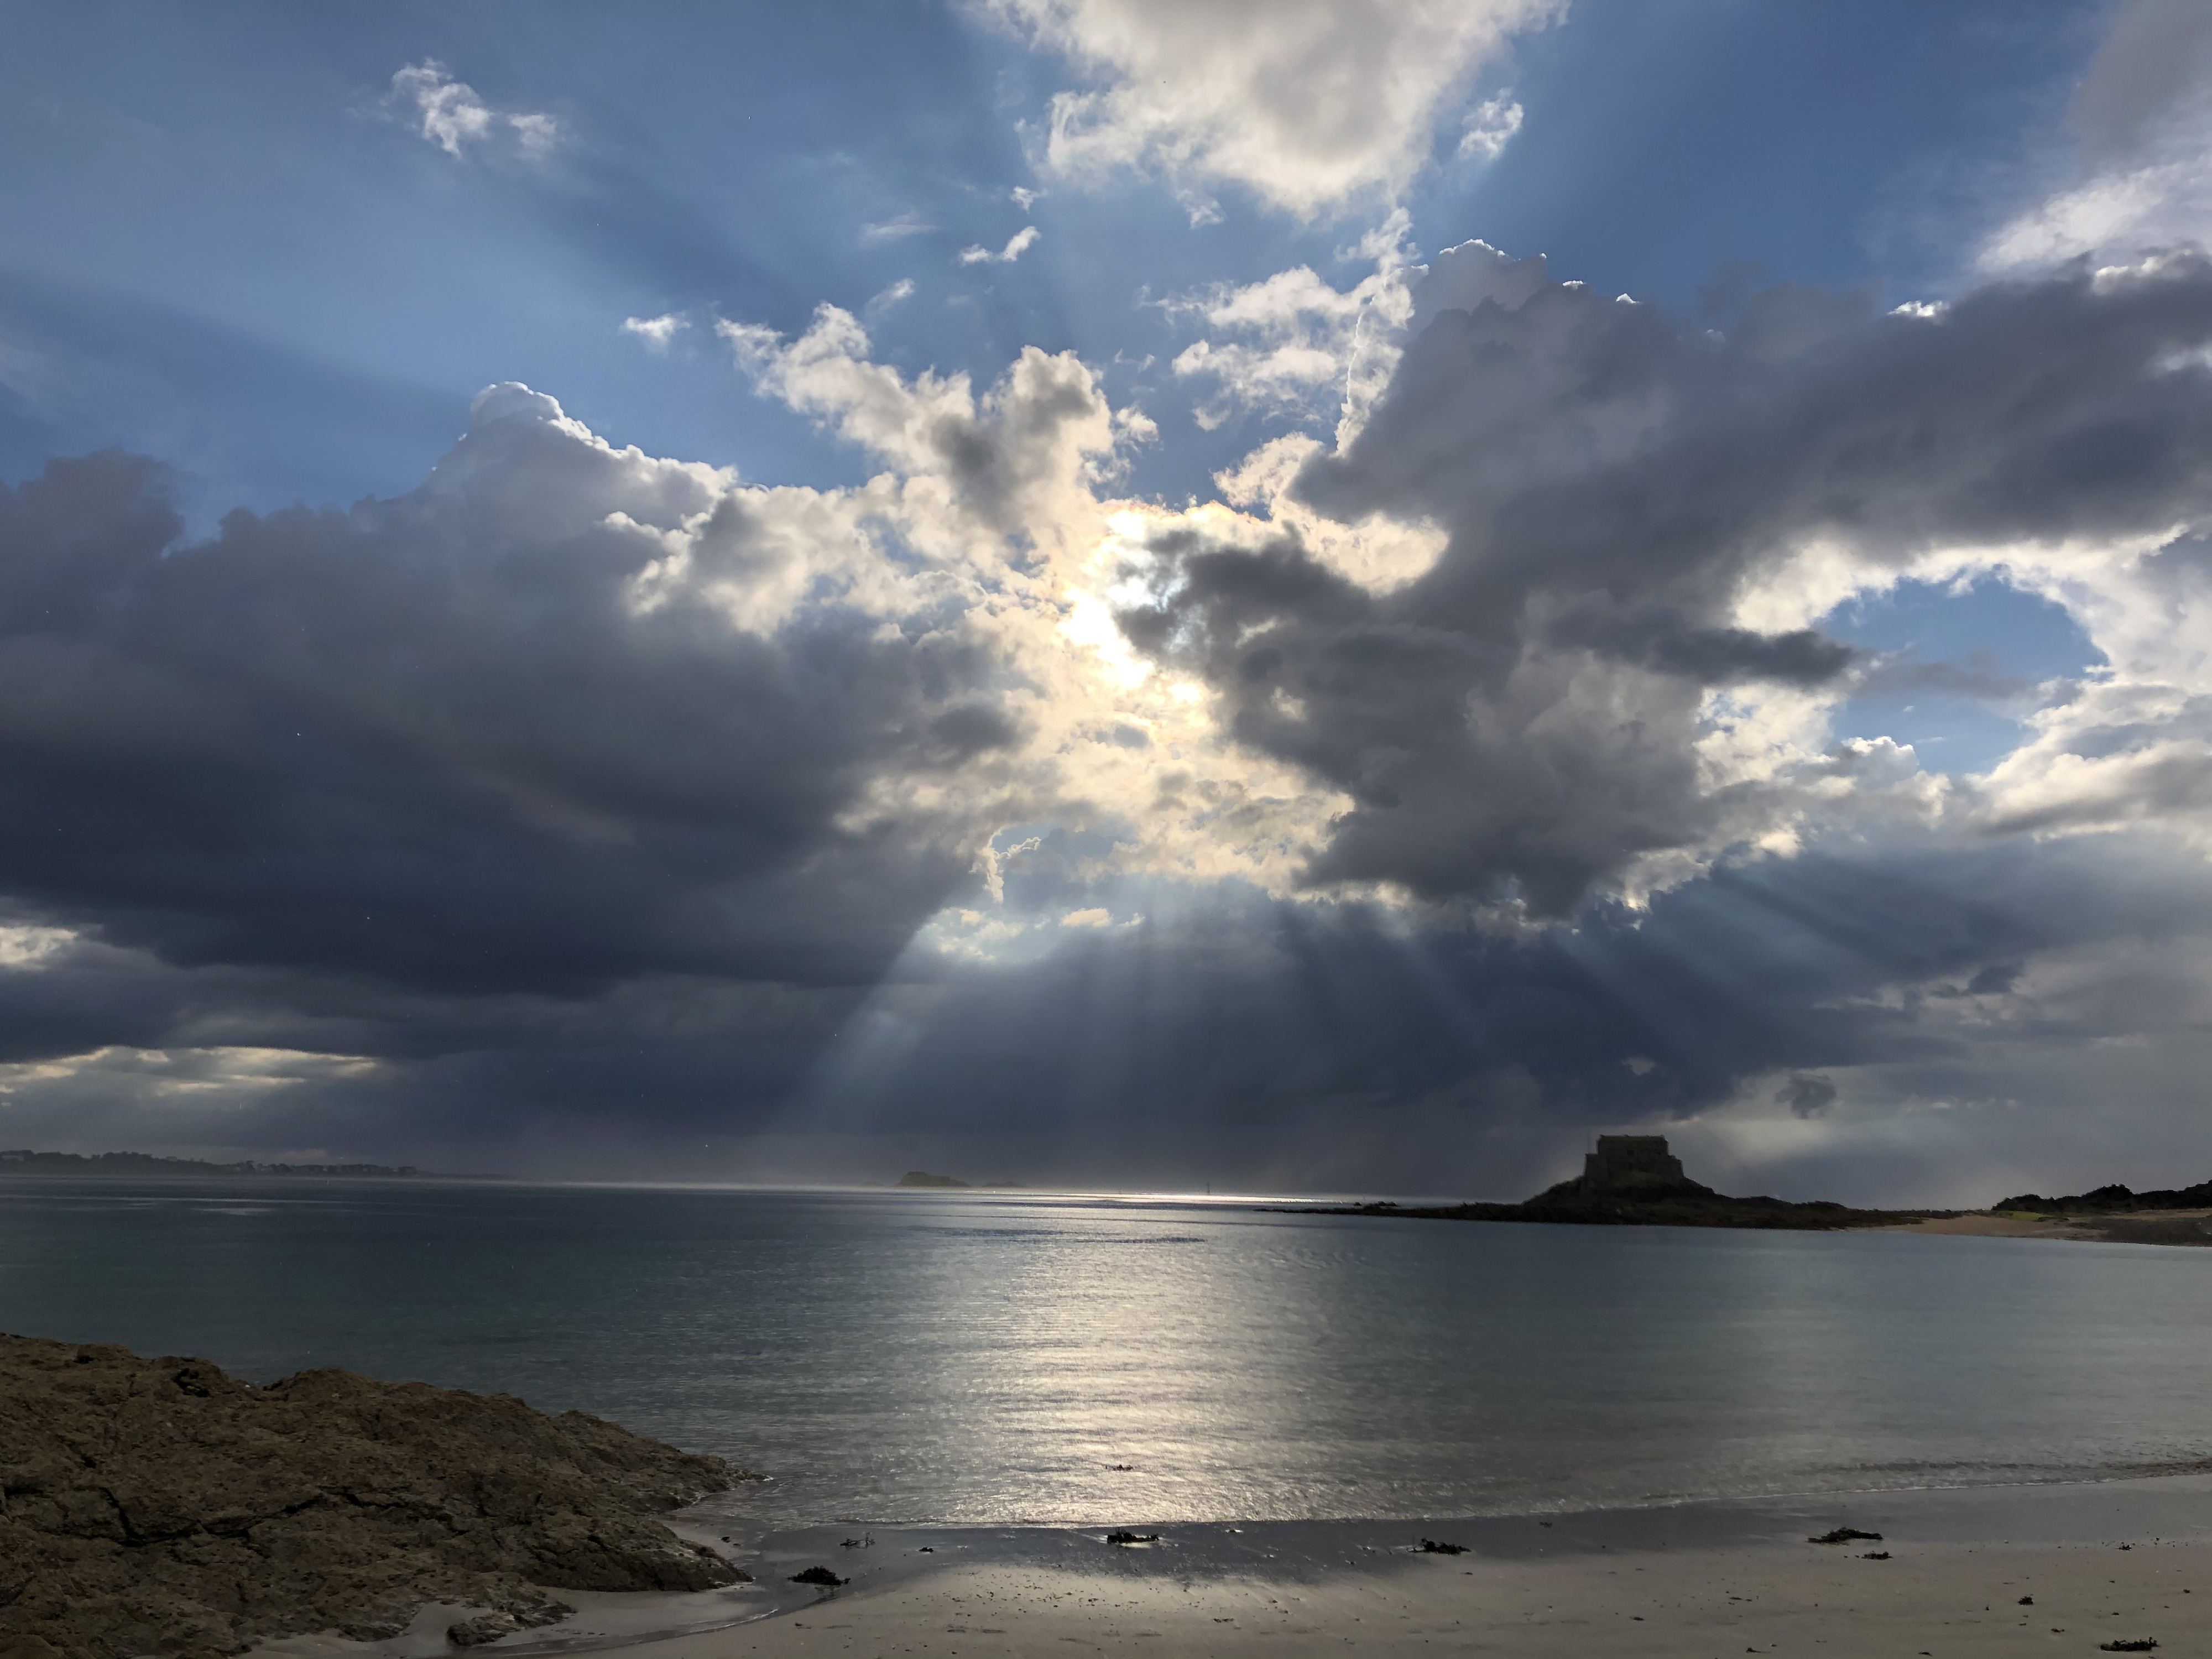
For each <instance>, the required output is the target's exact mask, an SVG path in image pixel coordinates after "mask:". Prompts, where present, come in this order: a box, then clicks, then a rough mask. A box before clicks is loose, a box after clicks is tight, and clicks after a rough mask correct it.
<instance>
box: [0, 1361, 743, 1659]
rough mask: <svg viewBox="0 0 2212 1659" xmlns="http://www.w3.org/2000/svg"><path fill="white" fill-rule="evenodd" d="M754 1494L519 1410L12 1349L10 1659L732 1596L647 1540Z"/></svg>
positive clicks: (328, 1379) (336, 1376) (686, 1557)
mask: <svg viewBox="0 0 2212 1659" xmlns="http://www.w3.org/2000/svg"><path fill="white" fill-rule="evenodd" d="M744 1478H747V1477H745V1476H744V1474H743V1472H741V1471H738V1470H734V1469H732V1468H730V1466H729V1465H727V1464H726V1463H725V1462H722V1460H721V1459H720V1458H717V1457H702V1456H696V1455H692V1454H690V1453H688V1452H682V1451H678V1450H677V1449H675V1448H674V1447H672V1446H666V1445H663V1444H662V1443H659V1441H656V1440H647V1439H645V1438H644V1437H641V1436H638V1435H635V1434H631V1433H630V1432H629V1431H627V1430H624V1429H621V1428H617V1426H616V1425H613V1424H611V1423H608V1422H605V1421H603V1420H602V1419H599V1418H596V1417H592V1416H589V1415H587V1414H586V1413H582V1412H567V1413H562V1415H561V1416H558V1417H549V1416H547V1415H545V1414H544V1413H541V1412H538V1411H534V1410H532V1408H531V1407H528V1406H526V1405H525V1404H524V1403H523V1402H522V1401H520V1400H516V1399H513V1397H511V1396H509V1395H473V1394H466V1393H463V1392H461V1391H460V1390H459V1389H439V1388H433V1387H431V1386H429V1385H428V1384H427V1383H380V1382H377V1381H375V1380H374V1379H372V1378H370V1377H366V1376H358V1375H356V1374H355V1373H353V1372H351V1371H343V1370H313V1371H302V1372H300V1373H299V1374H298V1375H296V1376H289V1377H286V1378H284V1379H283V1381H281V1382H277V1383H270V1385H268V1386H267V1387H266V1388H255V1387H252V1386H251V1385H249V1384H247V1383H241V1382H240V1381H238V1380H237V1379H235V1378H234V1377H232V1376H228V1375H226V1374H225V1373H224V1372H223V1371H222V1370H220V1369H219V1368H217V1367H216V1366H215V1365H213V1364H210V1363H209V1362H207V1361H206V1360H203V1359H182V1358H142V1357H140V1356H139V1355H137V1354H134V1353H132V1352H130V1351H129V1350H128V1349H125V1348H118V1347H106V1346H86V1345H79V1344H75V1343H66V1342H47V1341H41V1340H37V1339H34V1338H31V1337H21V1336H0V1659H56V1656H66V1659H129V1656H135V1655H173V1656H178V1659H197V1656H202V1655H214V1654H230V1653H236V1652H240V1651H241V1650H244V1649H245V1648H246V1647H249V1646H251V1645H252V1644H254V1643H256V1642H258V1641H263V1640H266V1639H269V1638H275V1637H280V1636H287V1635H293V1634H297V1633H301V1632H309V1631H325V1630H331V1631H337V1632H341V1633H343V1634H344V1635H347V1636H351V1637H356V1638H377V1637H382V1636H388V1635H394V1634H397V1633H398V1632H399V1631H400V1630H401V1629H403V1628H404V1626H406V1625H407V1623H408V1622H409V1620H411V1619H412V1617H413V1616H414V1614H415V1613H416V1612H417V1611H418V1610H419V1609H420V1608H421V1607H422V1605H423V1604H424V1603H425V1602H428V1601H449V1602H459V1603H465V1604H469V1605H473V1606H478V1607H489V1608H491V1609H493V1610H494V1611H493V1612H492V1613H491V1614H490V1615H489V1617H488V1618H487V1619H480V1620H475V1621H472V1622H473V1625H474V1626H476V1627H477V1628H474V1629H469V1628H466V1627H457V1638H456V1639H457V1640H461V1641H467V1640H472V1639H474V1640H484V1639H489V1638H491V1637H492V1636H495V1635H497V1634H500V1633H501V1632H504V1631H506V1630H511V1629H515V1628H520V1626H524V1625H527V1624H532V1623H538V1622H543V1621H544V1620H546V1619H548V1618H550V1617H552V1616H556V1615H557V1613H559V1612H562V1611H566V1609H562V1608H558V1607H557V1606H549V1602H550V1601H551V1598H550V1597H549V1596H548V1595H547V1594H546V1592H547V1591H549V1590H560V1589H585V1590H698V1589H712V1588H714V1587H715V1586H718V1585H721V1584H728V1583H736V1582H738V1581H739V1580H740V1579H742V1578H744V1577H745V1574H744V1572H742V1571H740V1570H739V1569H738V1568H736V1567H733V1566H732V1565H730V1564H729V1563H728V1562H726V1561H724V1560H723V1559H721V1558H720V1557H719V1556H716V1555H714V1554H713V1553H709V1552H708V1551H706V1550H704V1549H702V1548H701V1547H698V1546H696V1545H692V1544H689V1543H686V1542H684V1541H683V1540H681V1539H679V1538H678V1537H677V1536H676V1534H673V1533H672V1532H671V1531H669V1529H668V1528H666V1527H665V1526H663V1525H661V1524H660V1523H659V1522H658V1521H656V1520H654V1519H653V1518H652V1517H653V1516H654V1515H655V1514H656V1513H658V1512H659V1511H663V1510H671V1509H676V1508H678V1507H679V1506H681V1505H683V1504H688V1503H690V1502H692V1501H693V1500H695V1499H696V1498H702V1497H704V1496H705V1495H706V1494H708V1492H719V1491H721V1490H722V1489H724V1488H725V1487H726V1486H730V1485H731V1484H732V1481H733V1480H739V1479H744Z"/></svg>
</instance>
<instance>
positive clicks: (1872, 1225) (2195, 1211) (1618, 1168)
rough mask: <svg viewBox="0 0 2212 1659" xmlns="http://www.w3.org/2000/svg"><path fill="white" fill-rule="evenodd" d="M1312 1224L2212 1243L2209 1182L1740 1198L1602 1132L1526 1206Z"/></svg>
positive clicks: (1657, 1144) (1662, 1149)
mask: <svg viewBox="0 0 2212 1659" xmlns="http://www.w3.org/2000/svg"><path fill="white" fill-rule="evenodd" d="M1297 1207H1298V1210H1300V1211H1303V1212H1304V1213H1306V1214H1310V1215H1377V1216H1399V1217H1403V1218H1408V1219H1413V1220H1424V1221H1521V1222H1542V1223H1550V1224H1552V1225H1570V1226H1584V1227H1592V1226H1595V1227H1735V1228H1751V1229H1759V1230H1774V1231H1793V1232H1837V1231H1844V1230H1845V1229H1867V1230H1875V1231H1885V1232H1925V1233H1937V1234H1946V1235H1953V1234H1955V1235H1972V1236H1976V1237H2015V1238H2070V1239H2076V1240H2081V1241H2084V1242H2087V1243H2101V1244H2182V1245H2193V1246H2199V1247H2201V1246H2205V1245H2212V1182H2200V1183H2198V1184H2197V1186H2194V1187H2184V1188H2166V1189H2160V1191H2157V1192H2149V1193H2135V1192H2130V1190H2129V1189H2128V1188H2125V1187H2118V1186H2112V1187H2100V1188H2097V1189H2096V1190H2095V1191H2093V1192H2088V1193H2080V1194H2075V1195H2073V1196H2071V1197H2067V1198H2045V1197H2043V1196H2042V1195H2041V1194H2036V1193H2022V1194H2019V1195H2018V1196H2017V1197H2014V1198H2008V1199H2003V1200H1999V1201H1998V1202H1997V1203H1996V1205H1994V1206H1991V1207H1990V1209H1987V1210H1936V1209H1911V1210H1862V1209H1855V1208H1852V1207H1851V1206H1849V1205H1844V1204H1835V1203H1829V1202H1825V1201H1822V1200H1810V1201H1808V1202H1803V1203H1793V1202H1791V1201H1790V1200H1785V1199H1779V1198H1731V1197H1729V1195H1728V1194H1725V1193H1717V1192H1715V1191H1714V1190H1713V1189H1712V1188H1710V1187H1706V1186H1702V1185H1700V1184H1699V1182H1694V1181H1692V1180H1691V1179H1690V1178H1689V1177H1688V1176H1687V1175H1686V1174H1685V1173H1684V1172H1683V1169H1682V1164H1681V1160H1680V1159H1679V1158H1675V1157H1674V1155H1673V1154H1672V1153H1670V1152H1668V1150H1667V1142H1666V1140H1665V1139H1664V1138H1662V1137H1661V1136H1658V1135H1600V1136H1599V1137H1598V1138H1597V1146H1596V1149H1595V1151H1593V1152H1590V1153H1589V1156H1588V1157H1587V1158H1585V1159H1584V1167H1583V1173H1582V1174H1581V1175H1580V1176H1577V1177H1576V1178H1574V1179H1572V1180H1570V1181H1562V1182H1559V1184H1558V1185H1556V1186H1553V1187H1549V1188H1546V1189H1545V1190H1544V1191H1542V1192H1541V1193H1539V1194H1536V1195H1535V1196H1534V1198H1531V1199H1528V1200H1523V1201H1522V1202H1521V1203H1518V1204H1495V1203H1489V1204H1486V1203H1467V1204H1454V1205H1424V1206H1410V1205H1399V1204H1394V1203H1390V1202H1389V1201H1388V1200H1382V1201H1378V1202H1375V1203H1370V1204H1358V1205H1331V1206H1304V1205H1301V1206H1297Z"/></svg>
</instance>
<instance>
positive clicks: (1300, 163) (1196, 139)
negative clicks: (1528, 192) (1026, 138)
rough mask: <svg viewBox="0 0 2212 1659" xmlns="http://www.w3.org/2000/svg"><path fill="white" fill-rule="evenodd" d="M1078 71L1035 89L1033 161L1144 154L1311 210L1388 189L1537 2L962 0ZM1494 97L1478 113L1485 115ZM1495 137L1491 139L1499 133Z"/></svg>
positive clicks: (1141, 163) (1146, 161)
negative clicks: (1043, 102)
mask: <svg viewBox="0 0 2212 1659" xmlns="http://www.w3.org/2000/svg"><path fill="white" fill-rule="evenodd" d="M979 3H980V4H981V9H982V10H983V11H984V12H985V13H986V14H987V15H991V16H994V17H995V18H997V19H999V20H1000V21H1002V22H1004V23H1005V24H1006V26H1007V27H1011V28H1012V29H1013V30H1014V31H1015V32H1016V33H1019V34H1020V35H1022V36H1023V37H1024V38H1025V39H1027V40H1030V42H1031V43H1032V44H1033V45H1034V46H1036V47H1037V48H1038V49H1040V50H1043V51H1048V52H1056V53H1059V54H1060V55H1061V56H1063V57H1065V58H1066V59H1067V60H1068V61H1069V63H1070V64H1073V66H1074V68H1075V69H1076V70H1077V71H1078V72H1079V74H1080V75H1082V76H1084V77H1085V80H1086V81H1087V82H1090V84H1089V86H1088V87H1086V88H1083V89H1080V90H1073V91H1066V92H1062V93H1060V94H1057V95H1056V96H1055V97H1054V100H1053V102H1052V108H1051V113H1050V119H1049V131H1048V136H1047V137H1046V142H1045V161H1046V163H1047V165H1048V166H1049V167H1051V169H1052V170H1053V172H1054V173H1056V174H1058V175H1059V176H1060V177H1062V178H1064V179H1070V180H1072V181H1078V182H1085V183H1095V182H1097V181H1098V180H1100V179H1103V178H1104V177H1105V176H1107V175H1109V174H1111V173H1114V172H1115V171H1117V170H1121V169H1132V168H1135V169H1148V170H1152V171H1156V172H1158V173H1160V174H1162V175H1163V176H1164V177H1165V178H1166V179H1168V180H1169V181H1170V183H1171V184H1176V185H1180V186H1182V187H1184V188H1185V190H1186V191H1187V192H1190V193H1191V194H1190V197H1189V199H1190V201H1191V204H1192V207H1193V213H1194V218H1198V217H1200V216H1203V215H1204V214H1205V212H1206V203H1205V202H1204V199H1203V197H1202V195H1200V194H1197V193H1195V192H1202V191H1203V190H1204V189H1206V188H1208V187H1211V186H1213V185H1224V184H1227V185H1237V186H1240V187H1242V188H1244V189H1247V190H1249V191H1252V192H1253V193H1254V194H1255V196H1257V197H1259V198H1260V199H1261V201H1263V202H1265V203H1267V204H1268V205H1269V206H1271V207H1274V208H1278V209H1281V210H1285V211H1288V212H1291V213H1293V214H1296V215H1297V216H1300V217H1304V218H1311V217H1313V216H1316V215H1318V214H1322V213H1325V212H1333V211H1336V210H1341V209H1344V208H1347V207H1350V206H1352V205H1355V204H1360V203H1363V202H1367V203H1371V202H1373V201H1375V200H1378V199H1390V198H1393V197H1395V195H1396V194H1397V193H1398V192H1400V191H1403V190H1404V188H1405V187H1406V186H1407V184H1409V183H1410V182H1411V181H1412V179H1413V176H1414V175H1415V174H1416V173H1419V171H1420V169H1421V168H1422V167H1423V166H1425V164H1426V162H1427V161H1428V158H1429V155H1430V150H1431V143H1432V141H1433V137H1434V131H1435V127H1436V124H1437V119H1438V117H1439V116H1440V114H1441V113H1442V112H1443V108H1444V106H1445V105H1446V103H1447V100H1449V98H1450V97H1451V96H1452V95H1453V94H1455V93H1456V92H1458V91H1459V90H1461V89H1462V88H1463V87H1465V86H1466V84H1467V83H1468V81H1469V80H1470V79H1471V77H1472V76H1474V73H1475V72H1476V70H1478V69H1479V68H1480V66H1481V65H1482V64H1485V63H1486V62H1488V61H1490V60H1492V58H1494V57H1495V56H1496V55H1497V54H1498V52H1500V50H1501V49H1502V48H1503V47H1504V45H1505V43H1506V42H1507V41H1508V40H1510V38H1511V37H1512V36H1513V35H1514V34H1516V33H1520V32H1522V31H1525V30H1528V29H1530V28H1534V27H1541V26H1542V25H1544V24H1546V23H1547V22H1549V21H1552V20H1553V18H1555V17H1557V16H1558V15H1560V14H1561V13H1562V12H1563V11H1564V9H1565V7H1564V5H1563V4H1559V3H1555V0H1469V3H1464V4H1457V5H1437V4H1433V3H1431V0H1267V3H1261V0H1212V3H1206V4H1190V3H1185V0H979ZM1502 121H1503V109H1502V106H1501V108H1500V110H1499V112H1498V113H1497V114H1496V115H1493V117H1492V118H1490V119H1489V120H1488V122H1487V123H1486V130H1488V131H1497V130H1498V128H1499V127H1500V126H1501V125H1502ZM1500 142H1501V143H1502V142H1503V141H1502V139H1501V140H1500Z"/></svg>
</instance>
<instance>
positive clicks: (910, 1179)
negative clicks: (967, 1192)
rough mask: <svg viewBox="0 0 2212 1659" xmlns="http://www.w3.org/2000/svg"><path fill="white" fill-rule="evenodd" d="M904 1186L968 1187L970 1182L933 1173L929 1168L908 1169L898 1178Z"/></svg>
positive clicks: (899, 1182)
mask: <svg viewBox="0 0 2212 1659" xmlns="http://www.w3.org/2000/svg"><path fill="white" fill-rule="evenodd" d="M898 1184H899V1185H900V1186H902V1187H966V1186H968V1185H969V1184H970V1183H969V1182H965V1181H956V1180H954V1179H953V1178H952V1177H951V1176H941V1175H932V1174H930V1172H929V1171H928V1170H908V1171H907V1172H906V1173H905V1174H904V1175H902V1176H900V1177H899V1178H898Z"/></svg>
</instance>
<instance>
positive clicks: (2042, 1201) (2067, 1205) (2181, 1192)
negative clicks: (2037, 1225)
mask: <svg viewBox="0 0 2212 1659" xmlns="http://www.w3.org/2000/svg"><path fill="white" fill-rule="evenodd" d="M1990 1208H1991V1209H1992V1210H2026V1211H2032V1212H2036V1213H2038V1214H2043V1215H2130V1214H2135V1213H2137V1212H2142V1211H2144V1210H2212V1181H2200V1182H2197V1184H2196V1185H2195V1186H2194V1187H2160V1188H2156V1189H2154V1190H2153V1191H2151V1192H2148V1193H2138V1192H2135V1191H2132V1190H2130V1188H2126V1187H2123V1186H2119V1185H2118V1184H2117V1183H2115V1184H2114V1185H2112V1186H2110V1187H2099V1188H2096V1189H2095V1190H2093V1191H2092V1192H2086V1193H2075V1194H2070V1195H2069V1196H2067V1197H2065V1198H2045V1197H2044V1196H2043V1194H2040V1193H2018V1194H2014V1195H2013V1196H2012V1197H2010V1198H2003V1199H1999V1200H1997V1201H1996V1203H1994V1204H1992V1205H1990Z"/></svg>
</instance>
